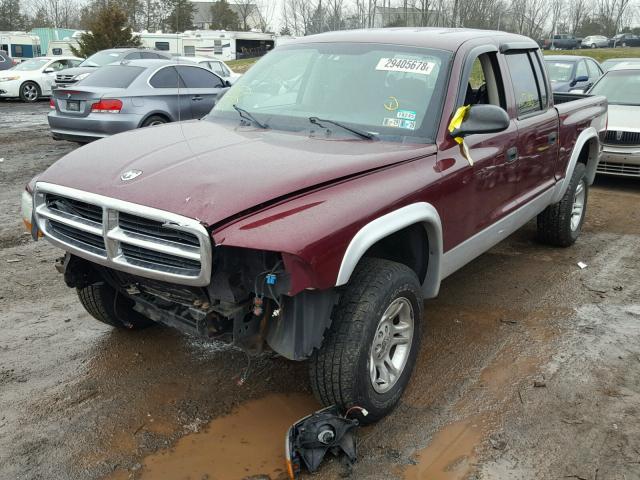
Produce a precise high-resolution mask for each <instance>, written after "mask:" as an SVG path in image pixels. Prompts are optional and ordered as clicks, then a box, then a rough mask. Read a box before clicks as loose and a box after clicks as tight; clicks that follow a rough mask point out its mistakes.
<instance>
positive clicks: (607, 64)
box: [600, 58, 640, 71]
mask: <svg viewBox="0 0 640 480" xmlns="http://www.w3.org/2000/svg"><path fill="white" fill-rule="evenodd" d="M621 63H640V58H616V59H609V60H605V61H604V62H602V63H601V64H600V66H601V67H602V68H603V70H604V71H607V70H610V69H611V68H612V67H614V66H616V65H620V64H621Z"/></svg>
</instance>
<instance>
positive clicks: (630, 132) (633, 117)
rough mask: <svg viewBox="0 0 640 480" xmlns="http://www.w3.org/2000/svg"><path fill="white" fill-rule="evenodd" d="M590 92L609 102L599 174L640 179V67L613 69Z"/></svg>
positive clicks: (636, 65) (622, 65) (629, 66)
mask: <svg viewBox="0 0 640 480" xmlns="http://www.w3.org/2000/svg"><path fill="white" fill-rule="evenodd" d="M587 93H589V94H592V95H604V96H605V97H607V101H608V103H609V120H608V126H607V132H606V134H605V139H604V142H603V143H604V145H603V151H602V160H601V161H600V163H599V164H598V170H597V171H598V173H603V174H607V175H619V176H625V177H640V115H638V111H639V109H640V64H637V63H636V64H632V63H623V64H621V65H617V66H615V67H613V68H611V69H610V70H609V71H608V72H607V73H605V74H604V75H603V76H602V77H601V78H600V80H598V82H597V83H596V84H595V85H594V86H593V87H592V88H591V89H590V90H589V91H588V92H587Z"/></svg>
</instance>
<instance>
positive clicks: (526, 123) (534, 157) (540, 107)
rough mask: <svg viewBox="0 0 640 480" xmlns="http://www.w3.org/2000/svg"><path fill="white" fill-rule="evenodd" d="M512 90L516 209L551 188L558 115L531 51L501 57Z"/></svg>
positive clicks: (537, 58)
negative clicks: (516, 130) (551, 103)
mask: <svg viewBox="0 0 640 480" xmlns="http://www.w3.org/2000/svg"><path fill="white" fill-rule="evenodd" d="M505 60H506V63H507V67H508V70H509V77H510V81H511V85H512V87H513V95H514V98H513V103H514V107H515V112H516V116H517V118H516V125H517V127H518V144H517V151H516V159H515V160H514V165H515V167H516V183H515V187H516V206H520V205H522V204H525V203H527V202H529V201H530V200H531V199H533V198H534V197H536V196H537V195H539V194H540V193H542V192H543V191H545V190H547V189H548V188H550V187H551V186H552V185H553V184H554V173H553V172H554V170H555V163H556V160H557V158H558V143H559V139H558V123H559V122H558V113H557V111H556V110H555V108H553V106H550V102H549V87H548V85H547V82H546V77H545V76H544V75H543V70H542V68H543V67H542V63H541V58H540V57H539V55H538V53H537V51H535V50H514V51H511V52H507V53H506V54H505Z"/></svg>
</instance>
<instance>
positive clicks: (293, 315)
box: [57, 247, 337, 360]
mask: <svg viewBox="0 0 640 480" xmlns="http://www.w3.org/2000/svg"><path fill="white" fill-rule="evenodd" d="M213 257H214V258H213V266H212V275H211V281H210V282H209V284H208V285H206V286H203V287H199V286H190V285H179V284H176V283H170V282H164V281H161V280H156V279H151V278H146V277H142V276H139V275H135V274H131V273H128V272H123V271H119V270H116V269H112V268H109V267H106V266H103V265H99V264H96V263H93V262H90V261H88V260H85V259H83V258H80V257H78V256H75V255H72V254H69V253H67V254H66V255H65V257H63V258H62V259H60V260H59V262H58V264H57V268H58V270H59V271H60V272H61V273H63V274H64V278H65V282H66V284H67V285H68V286H69V287H72V288H83V287H86V286H88V285H91V284H95V283H99V282H104V283H107V284H108V285H110V286H111V287H112V288H114V289H115V290H116V291H117V292H118V293H119V294H121V295H124V296H126V297H128V298H130V299H131V300H132V301H133V309H134V310H135V311H137V312H139V313H140V314H142V315H143V316H145V317H147V318H149V319H151V320H153V321H155V322H158V323H162V324H165V325H167V326H170V327H173V328H176V329H177V330H180V331H181V332H183V333H185V334H187V335H191V336H196V337H198V338H203V339H209V340H218V341H223V342H226V343H231V344H233V345H235V346H238V347H240V348H242V349H243V350H245V351H247V352H249V353H251V354H258V353H261V352H262V351H263V350H264V349H265V347H266V346H267V345H268V346H269V347H270V348H271V349H272V350H274V351H275V352H277V353H279V354H280V355H282V356H284V357H286V358H289V359H291V360H302V359H305V358H307V357H308V356H309V355H310V354H311V352H312V351H313V349H314V348H318V347H319V346H320V344H321V342H322V337H323V334H324V331H325V329H326V328H327V327H328V326H329V322H330V317H331V309H332V308H333V306H334V305H335V303H336V301H337V295H336V293H335V292H334V291H333V290H328V291H303V292H301V293H299V294H297V295H295V296H293V297H291V296H288V295H287V292H288V291H289V287H290V278H289V275H288V273H287V272H286V271H285V270H284V266H283V262H282V259H281V257H280V255H279V254H277V253H274V252H264V251H257V250H250V249H244V248H236V247H217V248H216V249H215V254H214V256H213Z"/></svg>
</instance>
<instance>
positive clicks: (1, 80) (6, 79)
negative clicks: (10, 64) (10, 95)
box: [0, 76, 20, 82]
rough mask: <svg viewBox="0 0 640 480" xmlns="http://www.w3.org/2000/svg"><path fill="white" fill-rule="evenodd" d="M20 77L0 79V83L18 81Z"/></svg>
mask: <svg viewBox="0 0 640 480" xmlns="http://www.w3.org/2000/svg"><path fill="white" fill-rule="evenodd" d="M19 79H20V77H18V76H13V77H0V82H9V81H11V80H19Z"/></svg>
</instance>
